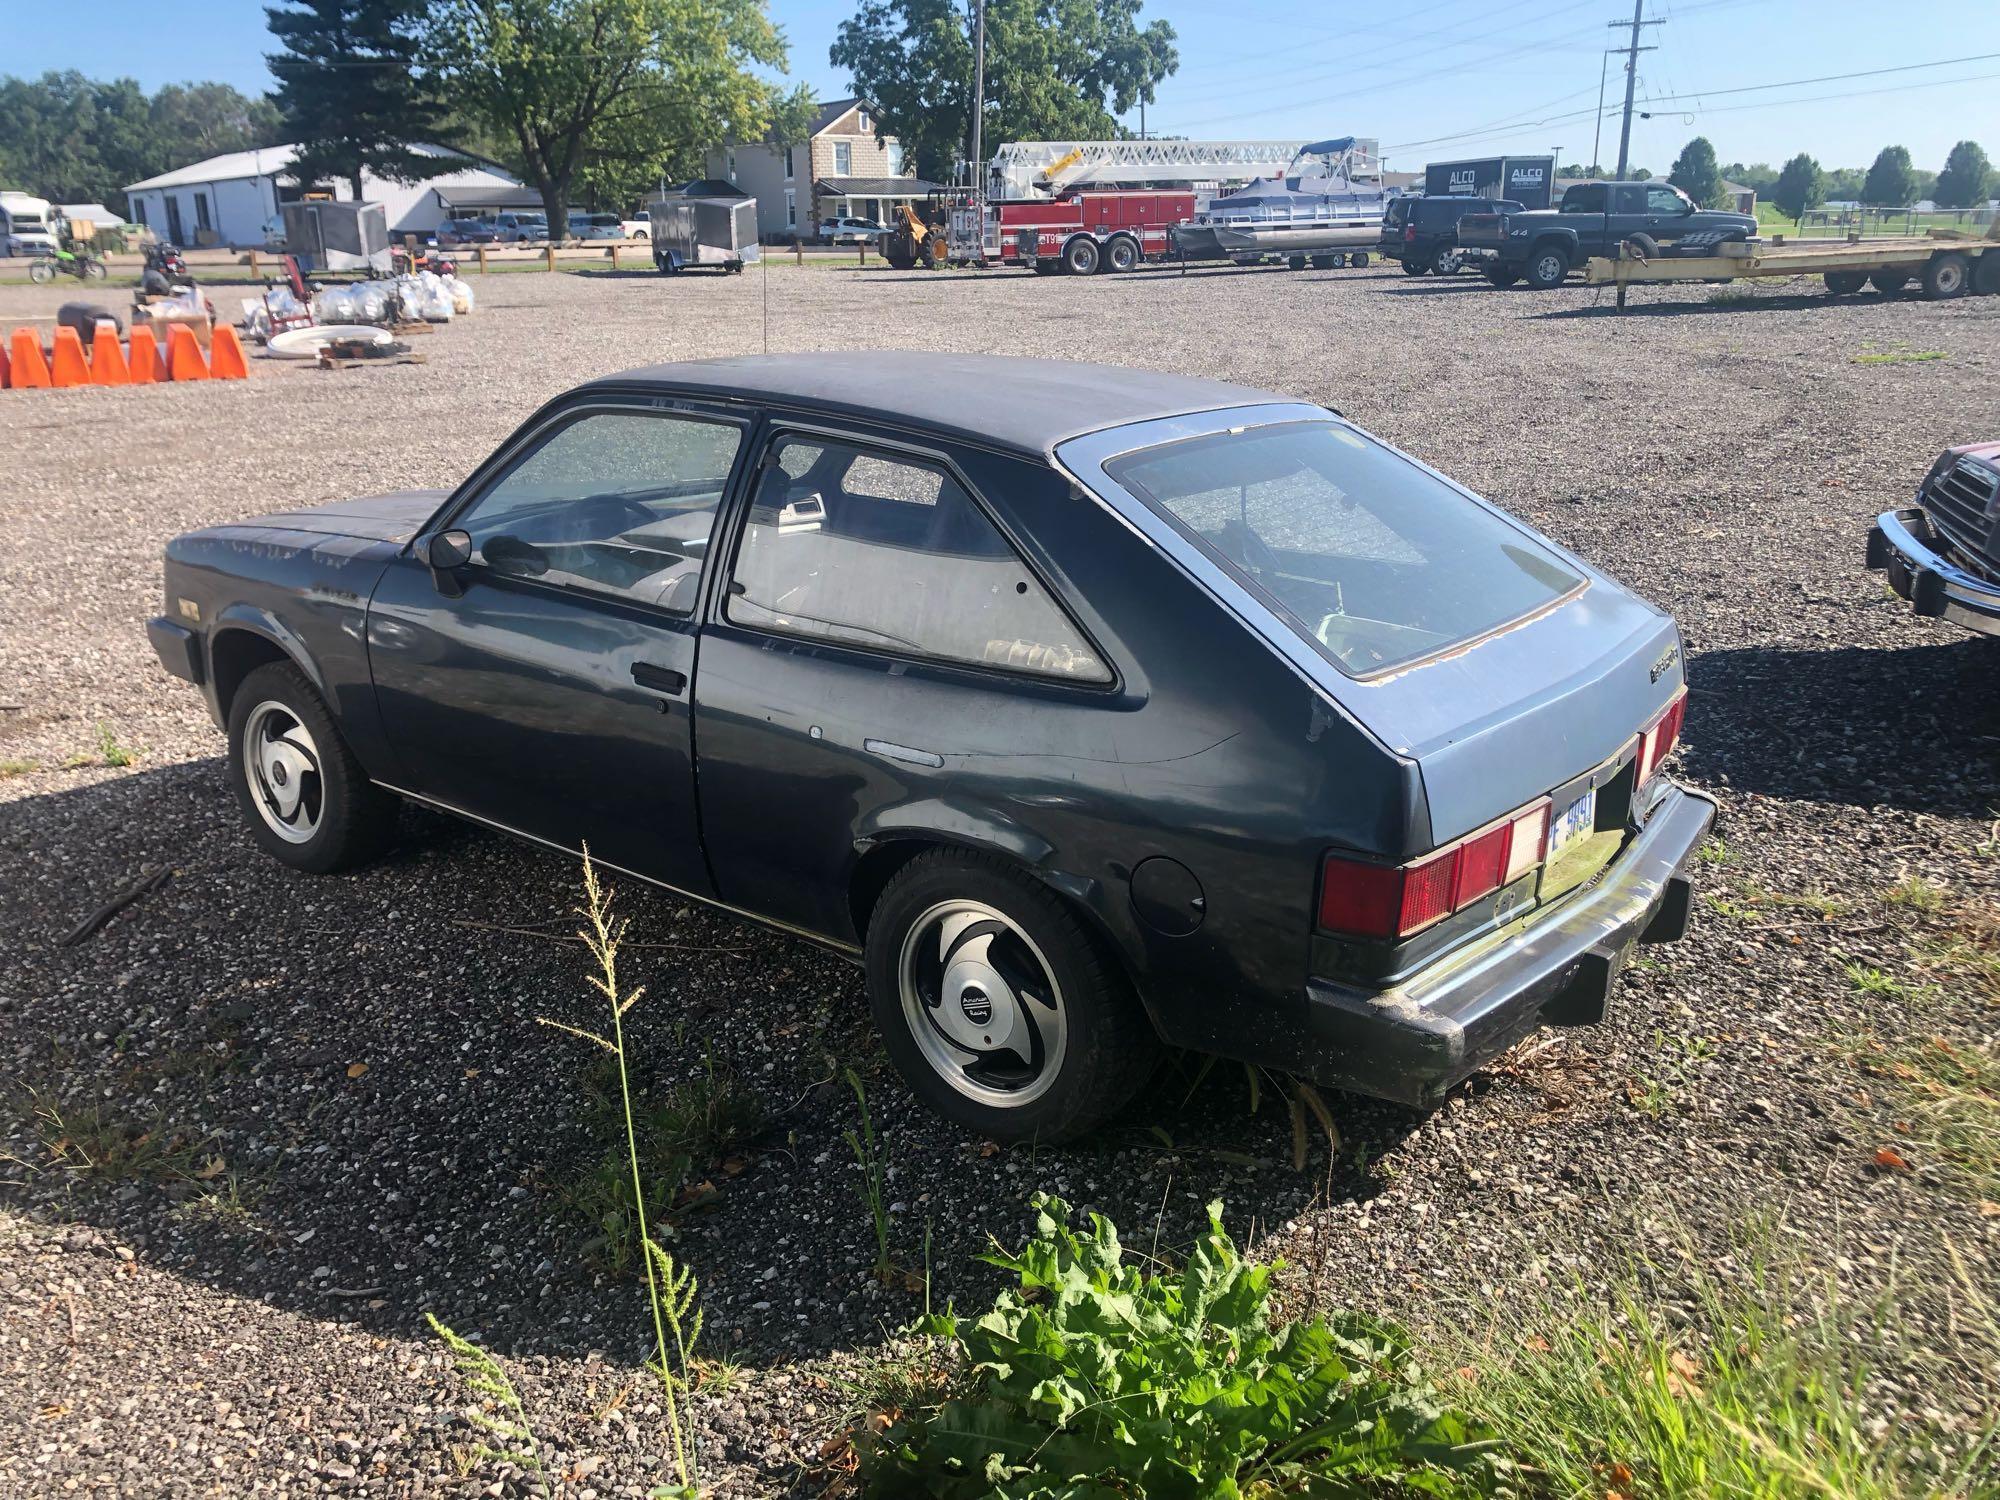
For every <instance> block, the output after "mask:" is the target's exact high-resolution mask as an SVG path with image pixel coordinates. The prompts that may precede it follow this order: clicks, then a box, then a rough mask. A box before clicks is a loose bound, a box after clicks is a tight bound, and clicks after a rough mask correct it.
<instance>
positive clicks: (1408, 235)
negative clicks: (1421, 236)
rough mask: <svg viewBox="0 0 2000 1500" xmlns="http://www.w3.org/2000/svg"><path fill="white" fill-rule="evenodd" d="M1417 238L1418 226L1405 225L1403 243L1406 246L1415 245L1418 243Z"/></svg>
mask: <svg viewBox="0 0 2000 1500" xmlns="http://www.w3.org/2000/svg"><path fill="white" fill-rule="evenodd" d="M1416 238H1417V226H1416V225H1414V224H1405V225H1404V226H1403V243H1404V244H1406V245H1409V244H1414V243H1415V242H1416Z"/></svg>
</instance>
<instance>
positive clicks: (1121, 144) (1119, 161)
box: [992, 141, 1306, 198]
mask: <svg viewBox="0 0 2000 1500" xmlns="http://www.w3.org/2000/svg"><path fill="white" fill-rule="evenodd" d="M1304 144H1306V143H1305V142H1304V141H1009V142H1007V143H1006V144H1005V145H1004V146H1002V147H1001V148H1000V149H999V150H998V151H997V152H995V153H994V155H993V165H992V174H993V180H994V184H995V189H996V191H997V192H998V193H999V194H1000V195H1001V196H1003V197H1009V198H1031V197H1039V196H1042V195H1045V194H1046V195H1048V196H1050V197H1053V196H1054V195H1055V194H1057V193H1060V192H1061V191H1062V190H1063V189H1064V188H1066V187H1070V186H1072V185H1073V184H1075V183H1079V182H1089V183H1095V184H1097V185H1099V186H1102V187H1149V186H1155V185H1158V184H1163V183H1177V182H1208V181H1214V182H1246V181H1248V180H1249V179H1250V178H1252V177H1276V176H1278V175H1279V174H1281V173H1282V172H1283V171H1284V170H1285V168H1286V167H1288V166H1290V165H1291V161H1292V158H1293V157H1294V156H1296V155H1298V151H1299V147H1301V146H1303V145H1304Z"/></svg>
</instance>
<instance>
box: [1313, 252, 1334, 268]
mask: <svg viewBox="0 0 2000 1500" xmlns="http://www.w3.org/2000/svg"><path fill="white" fill-rule="evenodd" d="M1312 268H1313V269H1314V270H1315V271H1331V270H1332V269H1333V257H1332V256H1331V255H1315V256H1313V257H1312Z"/></svg>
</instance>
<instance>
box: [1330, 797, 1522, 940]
mask: <svg viewBox="0 0 2000 1500" xmlns="http://www.w3.org/2000/svg"><path fill="white" fill-rule="evenodd" d="M1548 836H1549V804H1548V803H1547V801H1545V800H1544V801H1541V802H1537V803H1535V804H1534V805H1533V806H1531V807H1525V808H1523V809H1522V810H1521V811H1519V812H1517V813H1515V814H1513V815H1512V816H1511V817H1509V818H1507V819H1505V820H1504V821H1502V822H1500V823H1496V824H1494V825H1493V826H1492V827H1490V828H1484V829H1481V830H1480V831H1479V832H1478V833H1475V834H1471V835H1469V836H1468V837H1466V838H1463V839H1460V840H1459V841H1458V842H1457V843H1454V844H1449V845H1447V846H1445V847H1444V848H1442V849H1440V850H1438V851H1437V852H1436V853H1434V854H1427V855H1425V856H1424V857H1423V858H1422V859H1420V860H1415V861H1412V862H1411V863H1410V864H1407V865H1378V864H1370V863H1369V862H1367V861H1366V860H1359V859H1349V858H1347V857H1345V856H1344V855H1339V854H1329V855H1328V856H1327V857H1326V861H1325V865H1324V868H1323V869H1322V871H1321V874H1320V888H1319V925H1320V927H1321V928H1323V929H1325V930H1326V931H1328V932H1343V933H1350V934H1352V935H1354V936H1356V937H1370V938H1406V937H1409V936H1411V935H1412V934H1414V933H1418V932H1421V931H1423V929H1424V928H1426V927H1428V926H1430V925H1431V924H1432V923H1433V922H1437V921H1441V920H1443V919H1444V918H1445V917H1448V916H1450V915H1451V914H1452V913H1453V912H1455V911H1462V910H1464V909H1465V908H1466V907H1467V906H1470V905H1471V904H1472V903H1473V902H1475V901H1477V900H1479V899H1480V898H1481V897H1483V896H1490V895H1492V894H1493V892H1495V891H1497V890H1499V889H1500V888H1501V887H1502V886H1504V885H1507V884H1510V883H1511V882H1513V881H1516V880H1519V879H1520V878H1521V877H1522V876H1523V875H1526V874H1528V873H1529V872H1530V871H1531V870H1533V869H1534V868H1535V867H1536V866H1537V865H1539V864H1540V863H1541V862H1542V857H1543V854H1544V852H1545V850H1546V847H1547V844H1548Z"/></svg>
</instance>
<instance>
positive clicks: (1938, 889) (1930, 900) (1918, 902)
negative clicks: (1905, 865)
mask: <svg viewBox="0 0 2000 1500" xmlns="http://www.w3.org/2000/svg"><path fill="white" fill-rule="evenodd" d="M1882 894H1883V897H1884V899H1885V900H1887V901H1888V902H1889V904H1890V905H1892V906H1906V907H1908V908H1909V909H1910V910H1911V911H1919V912H1925V913H1933V914H1934V913H1937V912H1941V911H1943V910H1944V894H1945V893H1944V887H1943V886H1941V885H1938V884H1936V883H1934V882H1932V881H1929V880H1926V879H1924V877H1923V876H1921V875H1906V876H1904V877H1903V878H1902V879H1901V880H1899V881H1897V882H1896V883H1895V884H1894V885H1892V886H1890V887H1889V889H1888V890H1886V891H1884V892H1883V893H1882Z"/></svg>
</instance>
